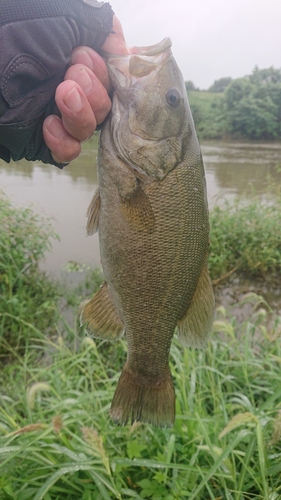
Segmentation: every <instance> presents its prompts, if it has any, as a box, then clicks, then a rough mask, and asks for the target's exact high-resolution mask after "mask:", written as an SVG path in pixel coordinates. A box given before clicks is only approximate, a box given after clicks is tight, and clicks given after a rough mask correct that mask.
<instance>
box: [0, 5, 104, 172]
mask: <svg viewBox="0 0 281 500" xmlns="http://www.w3.org/2000/svg"><path fill="white" fill-rule="evenodd" d="M112 19H113V11H112V9H111V6H110V5H109V4H108V3H100V2H96V1H94V0H0V51H1V57H0V157H1V158H3V159H4V160H5V161H6V162H9V161H10V159H13V160H15V161H17V160H19V159H21V158H26V159H27V160H42V161H43V162H44V163H52V164H53V165H57V166H59V167H61V168H62V166H63V165H61V164H57V163H56V162H55V161H54V160H53V158H52V155H51V152H50V150H49V149H48V148H47V146H46V144H45V142H44V139H43V132H42V125H43V121H44V120H45V118H46V117H47V116H48V115H50V114H57V115H59V111H58V108H57V107H56V104H55V99H54V96H55V90H56V87H57V86H58V84H59V83H60V82H62V81H63V78H64V75H65V72H66V70H67V68H68V65H69V60H70V55H71V52H72V50H73V49H74V48H75V47H77V46H79V45H87V46H89V47H92V48H93V49H95V50H99V48H100V47H101V45H102V44H103V43H104V41H105V39H106V37H107V36H108V35H109V33H110V32H111V30H112Z"/></svg>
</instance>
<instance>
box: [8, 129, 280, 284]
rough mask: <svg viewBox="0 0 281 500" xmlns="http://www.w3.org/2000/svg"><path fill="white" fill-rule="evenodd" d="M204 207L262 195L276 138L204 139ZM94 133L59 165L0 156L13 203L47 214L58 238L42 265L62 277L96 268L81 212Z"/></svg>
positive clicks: (273, 170) (94, 245) (274, 159)
mask: <svg viewBox="0 0 281 500" xmlns="http://www.w3.org/2000/svg"><path fill="white" fill-rule="evenodd" d="M201 148H202V154H203V159H204V164H205V169H206V179H207V189H208V200H209V206H210V208H212V207H213V206H214V204H215V203H218V202H219V200H220V199H221V198H223V197H227V198H228V199H229V198H233V197H235V196H237V195H239V196H243V197H249V196H252V195H253V192H256V193H258V194H259V195H261V196H263V195H264V194H265V191H266V184H267V178H268V176H269V175H270V176H271V178H272V179H273V181H274V182H275V183H277V182H278V183H280V182H281V144H280V143H265V144H262V143H238V142H203V143H202V144H201ZM96 156H97V138H96V137H94V138H93V139H91V140H90V141H89V142H88V143H86V144H84V146H83V153H82V154H81V156H80V157H79V158H78V159H77V160H75V161H74V162H72V164H70V165H69V166H67V167H66V168H65V169H64V170H59V169H58V168H56V167H53V166H50V165H44V164H42V163H40V162H32V163H31V162H27V161H24V160H22V161H20V162H17V163H13V162H11V163H10V164H6V163H5V162H4V161H1V160H0V189H1V190H2V191H4V192H5V193H6V194H7V195H8V197H9V198H10V199H11V200H12V202H13V203H14V204H15V205H17V206H32V207H33V208H34V210H36V211H37V212H39V213H40V214H43V215H45V216H47V217H50V218H51V219H52V223H53V226H54V229H55V231H56V233H57V234H58V235H59V237H60V241H56V240H53V242H52V250H51V252H48V253H47V254H46V259H45V262H44V263H43V264H42V268H43V269H44V270H46V271H48V272H49V273H50V274H52V275H54V276H56V277H61V276H64V275H65V274H66V271H65V267H66V266H67V264H68V263H69V262H77V263H79V264H85V265H86V266H91V267H99V266H100V259H99V246H98V238H97V235H94V236H92V237H90V238H87V237H86V234H85V225H86V211H87V207H88V204H89V202H90V200H91V197H92V195H93V193H94V191H95V189H96V185H97V176H96Z"/></svg>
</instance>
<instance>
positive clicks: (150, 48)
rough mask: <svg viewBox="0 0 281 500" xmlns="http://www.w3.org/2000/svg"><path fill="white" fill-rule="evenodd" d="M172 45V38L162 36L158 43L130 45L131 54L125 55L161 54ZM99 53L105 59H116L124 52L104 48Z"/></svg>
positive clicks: (122, 55)
mask: <svg viewBox="0 0 281 500" xmlns="http://www.w3.org/2000/svg"><path fill="white" fill-rule="evenodd" d="M170 47H172V40H171V38H169V37H166V38H163V40H161V41H160V42H158V43H155V44H154V45H147V46H143V47H131V49H130V51H131V54H128V56H127V57H130V56H131V55H133V54H136V55H140V56H156V55H157V54H161V52H163V51H165V50H166V49H169V48H170ZM100 54H101V56H102V57H103V58H105V59H109V58H110V59H111V58H112V59H117V58H119V57H122V58H123V57H125V56H124V54H111V53H110V52H105V51H104V50H102V51H100Z"/></svg>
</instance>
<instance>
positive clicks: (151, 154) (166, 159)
mask: <svg viewBox="0 0 281 500" xmlns="http://www.w3.org/2000/svg"><path fill="white" fill-rule="evenodd" d="M134 50H135V51H136V53H137V54H138V56H137V57H138V59H134V60H133V62H132V58H134V57H135V56H134V55H132V56H111V55H106V62H107V66H108V70H109V74H110V77H111V80H112V83H113V87H114V94H113V105H112V113H111V116H110V118H109V119H108V120H107V122H106V124H105V125H104V127H103V129H102V131H101V136H100V144H99V154H98V180H99V192H98V194H95V196H94V198H93V201H92V204H91V205H90V208H89V221H88V232H89V233H92V232H94V231H95V230H96V229H97V228H98V232H99V240H100V251H101V260H102V265H103V271H104V275H105V278H106V282H105V284H104V285H103V287H102V288H101V290H100V291H99V292H98V293H97V294H96V295H95V296H94V297H93V299H91V300H90V301H89V302H88V303H87V304H86V305H85V306H84V309H83V311H82V313H81V323H82V324H85V327H86V330H87V332H88V334H89V335H92V336H93V337H100V338H109V339H112V338H114V339H117V338H119V337H120V336H121V335H122V334H123V333H125V335H126V340H127V343H128V354H127V361H126V364H125V366H124V368H123V371H122V374H121V376H120V379H119V381H118V385H117V388H116V392H115V395H114V398H113V402H112V406H111V416H112V419H113V420H114V421H115V422H116V423H119V424H126V423H127V422H129V421H131V422H134V421H142V422H149V423H151V424H153V425H156V426H160V427H165V426H171V425H173V422H174V418H175V394H174V387H173V381H172V377H171V372H170V368H169V352H170V346H171V341H172V337H173V335H174V332H175V329H176V327H177V328H178V336H179V339H180V341H181V342H182V343H183V345H185V346H192V347H196V348H200V347H204V345H205V344H206V341H207V338H208V334H209V332H210V330H211V326H212V321H213V313H214V297H213V291H212V287H211V283H210V278H209V274H208V269H207V256H208V249H209V223H208V207H207V197H206V183H205V174H204V166H203V163H202V156H201V153H200V147H199V144H198V140H197V137H196V133H195V130H194V125H193V120H192V116H191V113H190V109H189V105H188V101H187V96H186V91H185V85H184V81H183V78H182V75H181V73H180V70H179V68H178V66H177V64H176V62H175V60H174V58H173V57H172V53H171V42H170V40H169V39H165V40H163V41H162V42H160V43H159V44H157V45H155V46H152V47H146V48H144V47H141V48H139V49H136V48H135V49H134ZM152 72H154V73H152ZM171 96H172V97H171ZM154 102H155V108H153V106H154ZM148 103H149V106H150V107H149V106H148ZM155 120H157V123H156V122H155ZM112 332H113V333H112Z"/></svg>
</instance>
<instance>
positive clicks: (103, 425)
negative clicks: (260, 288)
mask: <svg viewBox="0 0 281 500" xmlns="http://www.w3.org/2000/svg"><path fill="white" fill-rule="evenodd" d="M245 300H248V301H250V300H251V303H252V309H251V314H250V317H249V318H248V319H247V321H245V323H243V324H242V325H238V324H237V323H236V320H235V318H234V317H232V315H231V313H227V312H226V311H225V310H224V309H223V308H220V310H219V311H218V313H217V319H216V321H215V323H214V332H213V334H212V337H211V341H210V342H209V344H208V347H207V349H206V350H205V351H194V350H187V349H185V350H184V349H183V348H182V347H181V346H180V345H179V344H178V342H177V341H176V340H174V341H173V346H172V350H171V367H172V373H173V378H174V381H175V387H176V397H177V417H176V422H175V426H174V427H173V428H171V429H154V428H152V427H151V426H150V425H143V424H138V423H135V424H134V425H132V426H130V427H124V428H120V427H116V426H114V425H113V424H112V423H111V422H110V420H109V407H110V402H111V400H112V396H113V392H114V389H115V387H116V383H117V379H118V376H119V371H120V366H121V364H122V363H123V362H124V351H125V349H126V344H125V343H124V342H122V341H121V342H117V343H109V342H107V343H106V342H97V343H96V342H94V341H93V340H92V339H90V338H87V337H86V338H84V337H83V335H82V334H81V332H76V331H75V329H74V330H72V331H69V336H68V337H65V338H64V339H63V337H62V336H60V335H59V337H58V339H57V340H56V341H52V340H50V339H48V338H46V339H45V340H44V341H34V342H33V346H32V347H30V348H28V349H27V351H26V356H25V359H22V360H19V361H18V363H17V364H16V365H10V366H9V365H7V366H6V367H5V369H4V377H5V389H3V388H2V389H1V396H0V398H1V404H0V455H1V465H0V478H1V479H0V497H1V500H10V499H13V500H23V499H24V500H40V499H44V500H46V499H47V500H57V499H61V498H63V499H64V500H76V499H77V500H93V499H95V500H103V499H104V500H109V499H118V498H119V499H123V500H125V499H127V498H128V499H135V498H136V499H138V500H140V499H145V500H183V499H184V498H188V499H191V500H206V499H207V498H210V499H215V498H225V499H228V500H250V499H253V498H255V499H260V500H262V499H263V500H277V499H278V498H279V497H280V495H281V486H280V473H281V466H280V463H281V462H280V461H281V447H280V438H281V428H280V423H281V419H280V415H281V404H280V401H281V389H280V360H281V343H280V334H281V329H280V327H281V324H280V322H278V321H277V320H276V321H275V323H274V324H273V326H272V327H271V329H268V328H267V327H266V321H267V318H266V313H265V311H264V310H263V309H261V310H256V309H255V307H254V305H255V303H258V302H260V298H259V297H257V296H254V295H252V296H251V297H248V298H245ZM240 339H243V341H241V340H240ZM34 349H36V351H37V352H38V354H39V355H40V356H41V357H42V359H43V360H44V361H43V363H41V364H40V365H38V363H34V361H33V354H32V350H34Z"/></svg>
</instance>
